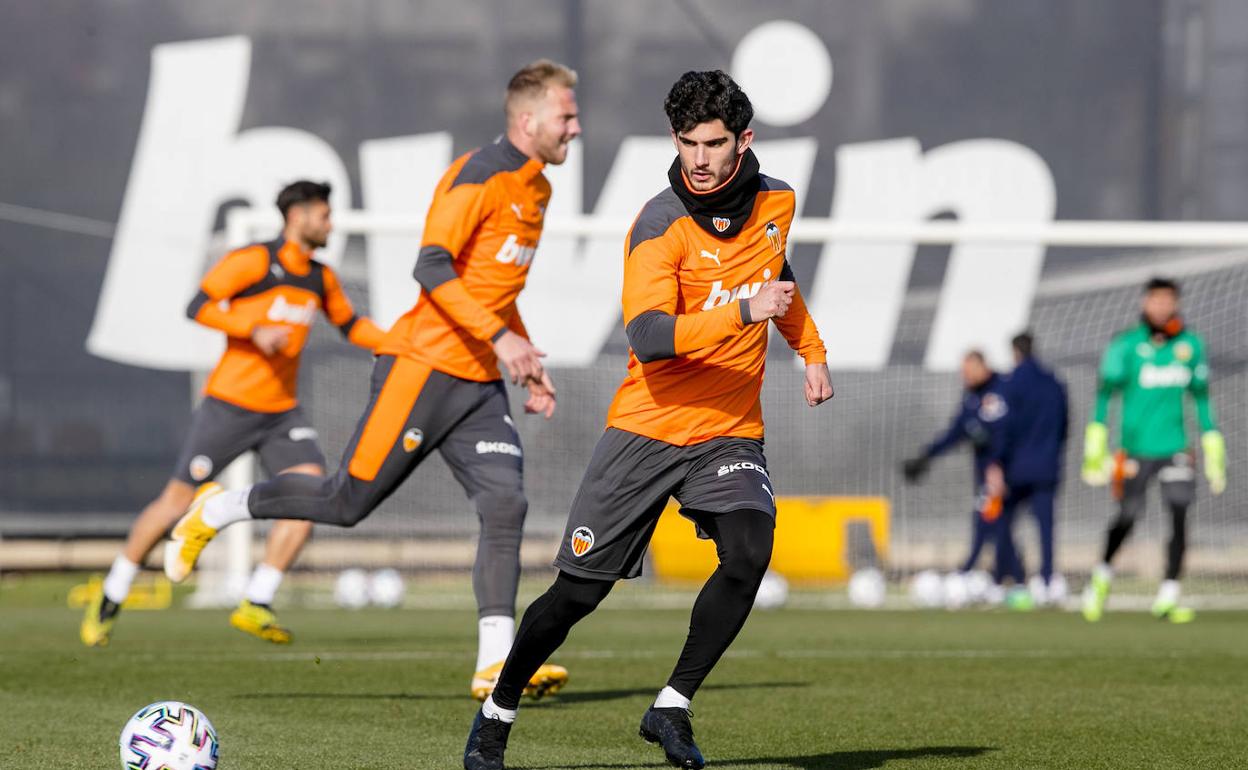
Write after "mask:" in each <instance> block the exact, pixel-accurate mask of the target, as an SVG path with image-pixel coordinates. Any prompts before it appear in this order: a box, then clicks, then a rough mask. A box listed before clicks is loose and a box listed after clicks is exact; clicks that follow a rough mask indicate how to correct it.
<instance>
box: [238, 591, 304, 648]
mask: <svg viewBox="0 0 1248 770" xmlns="http://www.w3.org/2000/svg"><path fill="white" fill-rule="evenodd" d="M230 625H231V626H234V627H235V628H237V629H238V630H239V631H242V632H243V633H244V634H251V635H252V636H254V637H256V638H258V639H263V640H264V641H266V642H272V643H273V644H290V642H291V639H292V638H293V636H292V635H291V633H290V629H288V628H286V627H285V626H283V625H282V624H281V623H279V622H278V620H277V615H276V614H274V612H273V610H271V609H269V608H268V607H265V606H264V605H263V604H252V603H251V602H249V601H247V600H246V599H243V600H242V601H241V602H239V604H238V607H237V609H235V610H234V611H233V612H231V613H230Z"/></svg>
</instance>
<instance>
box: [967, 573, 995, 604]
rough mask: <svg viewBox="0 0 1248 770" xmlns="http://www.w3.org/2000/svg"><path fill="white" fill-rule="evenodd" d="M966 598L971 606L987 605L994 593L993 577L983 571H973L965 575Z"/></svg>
mask: <svg viewBox="0 0 1248 770" xmlns="http://www.w3.org/2000/svg"><path fill="white" fill-rule="evenodd" d="M965 580H966V598H967V600H968V601H970V603H971V604H982V603H986V602H987V601H988V599H989V594H990V593H991V592H992V576H991V575H989V574H988V573H987V572H985V571H983V570H982V569H973V570H971V571H970V572H967V573H966V575H965Z"/></svg>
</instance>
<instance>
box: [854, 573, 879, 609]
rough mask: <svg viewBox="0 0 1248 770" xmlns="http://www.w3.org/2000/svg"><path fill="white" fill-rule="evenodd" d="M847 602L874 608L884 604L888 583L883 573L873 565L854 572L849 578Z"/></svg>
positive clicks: (856, 605)
mask: <svg viewBox="0 0 1248 770" xmlns="http://www.w3.org/2000/svg"><path fill="white" fill-rule="evenodd" d="M848 590H849V603H850V604H852V605H854V606H855V607H865V608H874V607H879V606H881V605H882V604H884V596H885V594H886V593H887V591H888V585H887V583H885V581H884V573H883V572H880V571H879V570H878V569H876V568H875V567H867V568H866V569H860V570H858V571H857V572H855V573H854V574H853V575H851V576H850V578H849V589H848Z"/></svg>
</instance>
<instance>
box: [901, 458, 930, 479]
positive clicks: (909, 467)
mask: <svg viewBox="0 0 1248 770" xmlns="http://www.w3.org/2000/svg"><path fill="white" fill-rule="evenodd" d="M930 464H931V461H930V460H928V459H927V458H926V457H922V456H920V457H912V458H910V459H909V460H906V461H905V462H903V463H902V464H901V474H902V475H903V476H905V477H906V481H907V482H909V483H911V484H913V483H915V482H916V481H918V480H919V479H921V478H923V476H924V475H925V474H926V473H927V467H928V465H930Z"/></svg>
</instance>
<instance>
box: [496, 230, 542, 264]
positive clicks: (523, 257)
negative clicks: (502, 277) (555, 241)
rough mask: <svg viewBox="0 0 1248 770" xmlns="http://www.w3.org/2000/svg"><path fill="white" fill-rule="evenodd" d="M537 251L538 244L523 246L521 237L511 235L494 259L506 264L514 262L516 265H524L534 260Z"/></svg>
mask: <svg viewBox="0 0 1248 770" xmlns="http://www.w3.org/2000/svg"><path fill="white" fill-rule="evenodd" d="M536 253H537V247H536V246H521V245H520V239H519V238H517V237H516V236H514V235H509V236H507V240H506V241H504V242H503V245H502V246H501V247H500V248H499V250H498V253H497V254H495V255H494V259H496V260H498V261H499V262H502V263H503V264H504V265H510V264H514V265H515V266H516V267H524V266H525V265H527V264H529V263H530V262H532V261H533V255H534V254H536Z"/></svg>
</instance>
